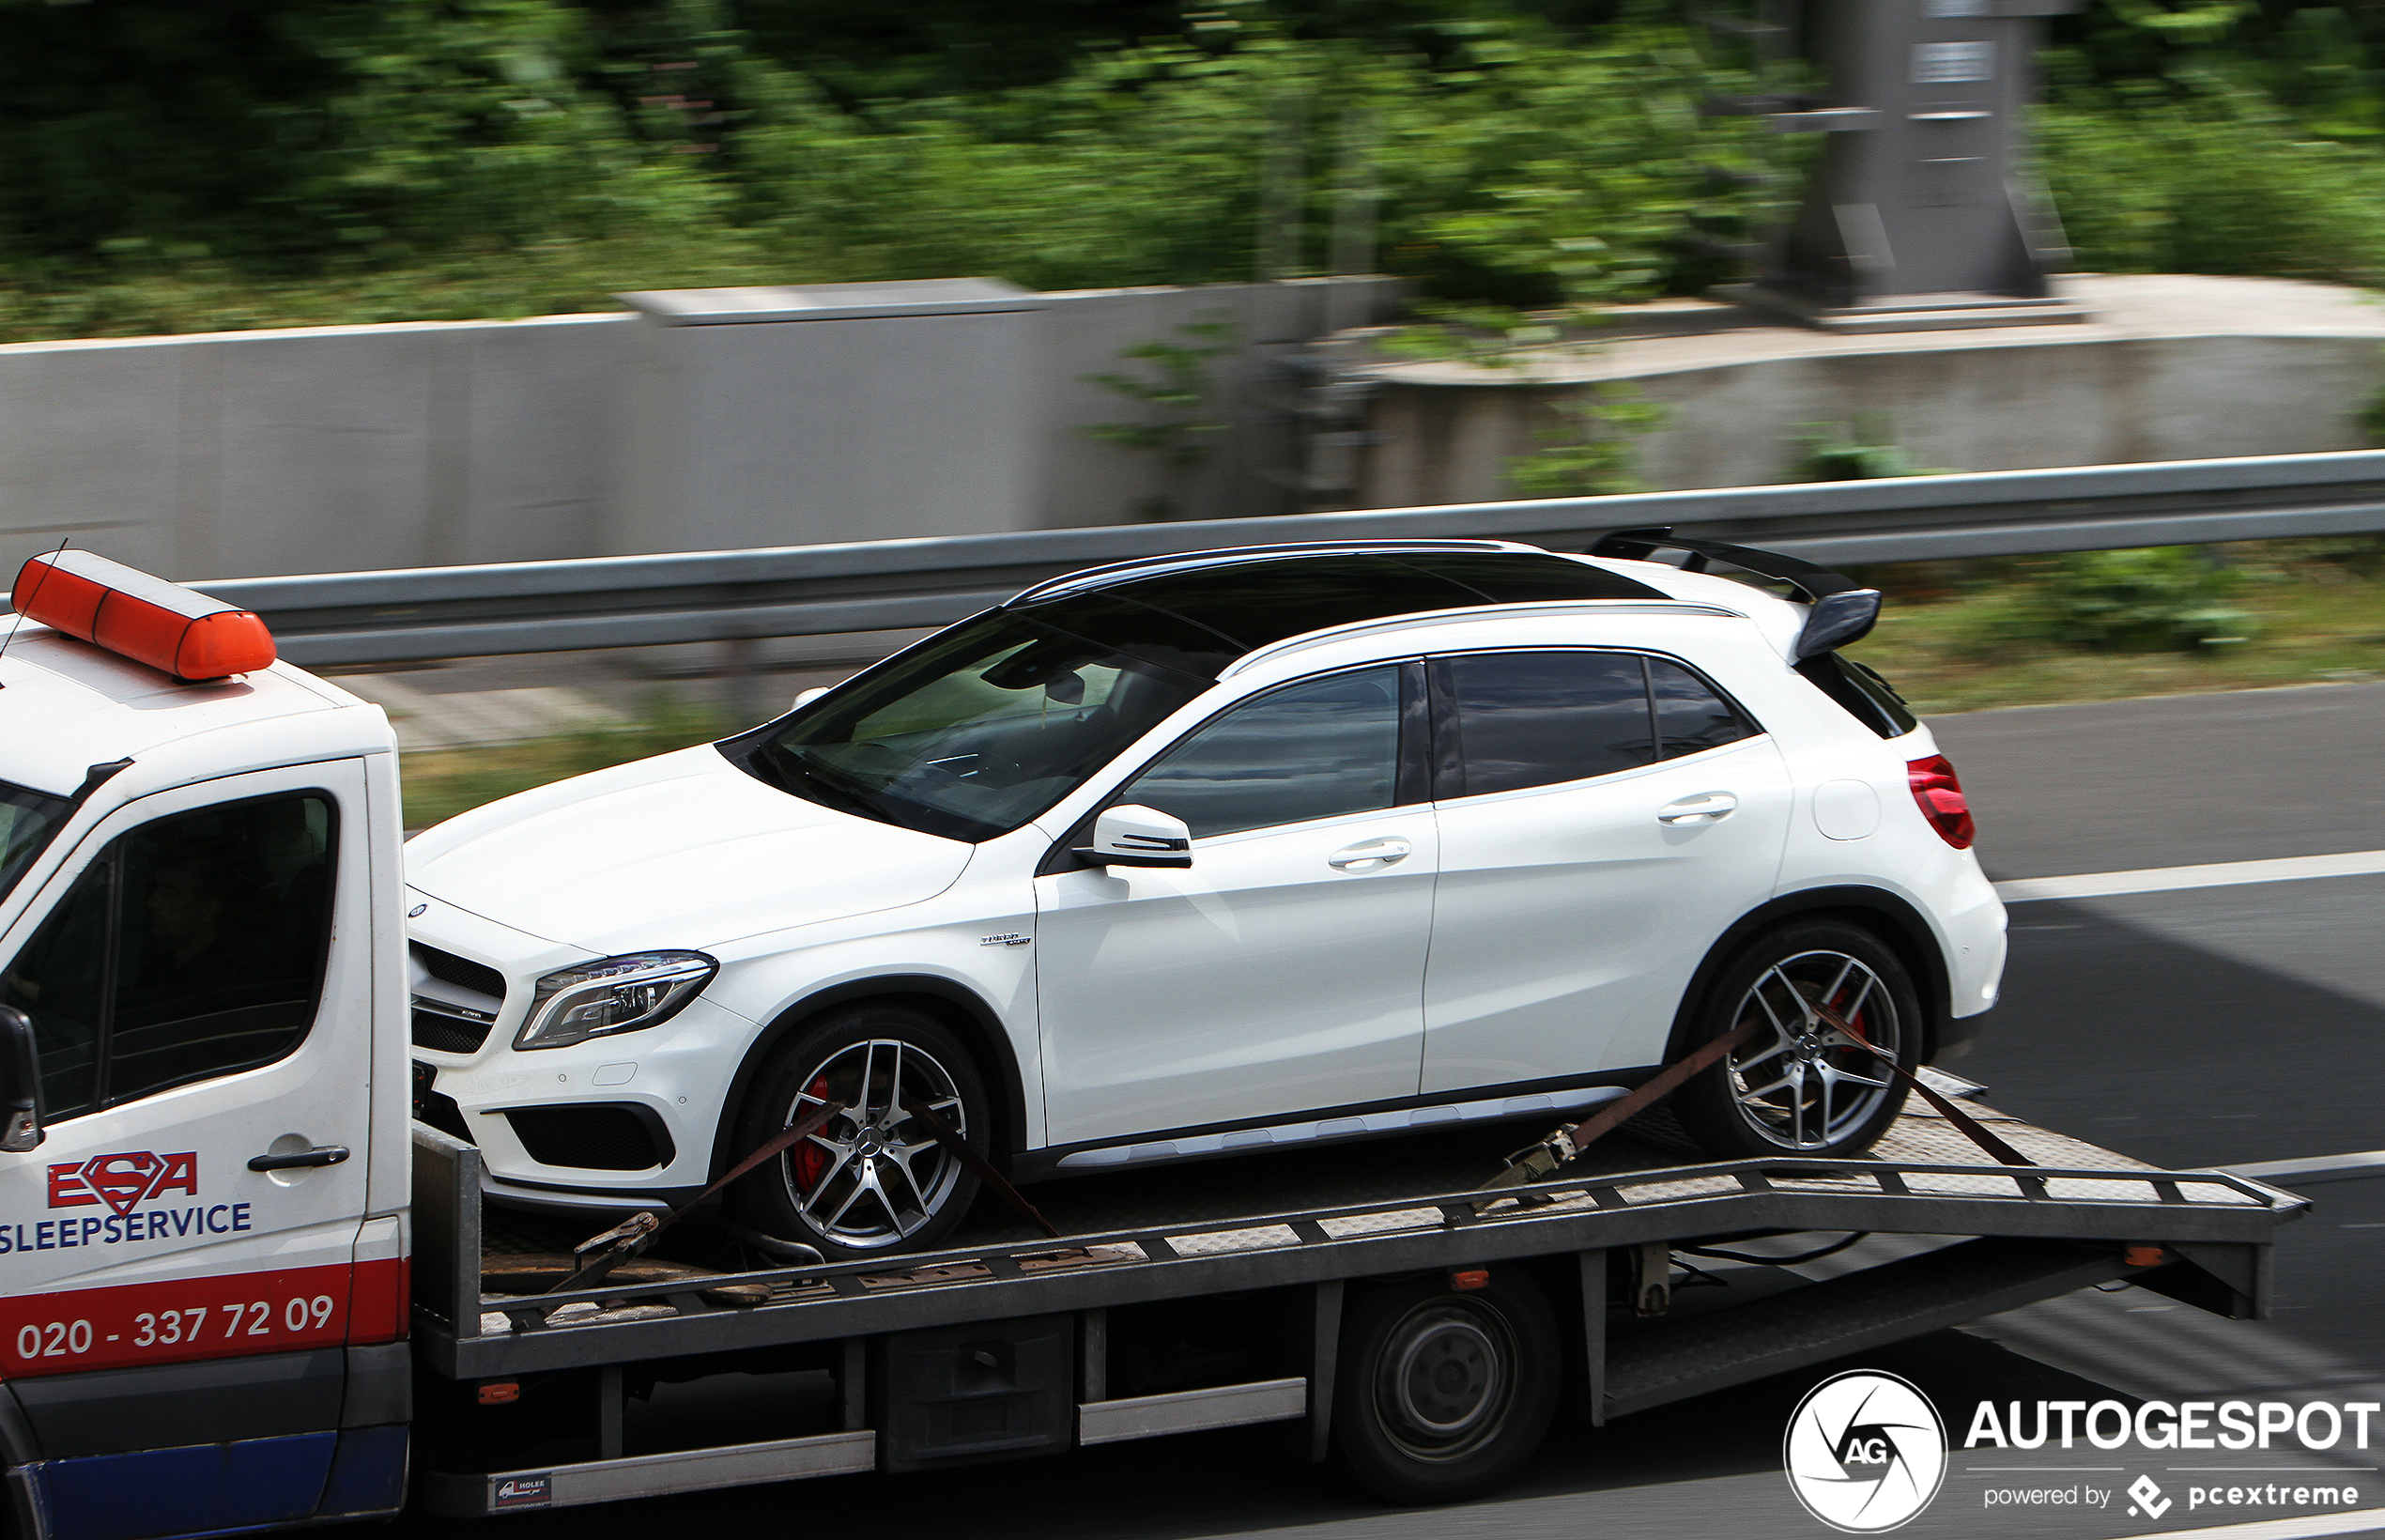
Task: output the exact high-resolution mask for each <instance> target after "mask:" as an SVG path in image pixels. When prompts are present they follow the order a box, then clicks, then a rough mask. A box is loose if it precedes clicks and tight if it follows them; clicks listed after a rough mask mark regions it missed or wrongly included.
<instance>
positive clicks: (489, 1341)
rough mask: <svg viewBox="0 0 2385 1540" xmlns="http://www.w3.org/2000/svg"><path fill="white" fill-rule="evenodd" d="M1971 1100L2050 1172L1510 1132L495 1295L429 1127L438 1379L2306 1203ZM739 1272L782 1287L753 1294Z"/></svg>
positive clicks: (2217, 1229)
mask: <svg viewBox="0 0 2385 1540" xmlns="http://www.w3.org/2000/svg"><path fill="white" fill-rule="evenodd" d="M1974 1116H1977V1117H1979V1118H1980V1119H1981V1120H1982V1121H1983V1122H1986V1123H1987V1124H1989V1126H1991V1127H1992V1128H1993V1129H1994V1131H1995V1132H1997V1133H1999V1134H2000V1135H2002V1136H2003V1137H2004V1138H2005V1139H2006V1140H2007V1141H2008V1143H2010V1144H2011V1145H2012V1146H2013V1147H2015V1148H2017V1149H2018V1150H2020V1151H2021V1153H2023V1154H2024V1155H2026V1156H2027V1157H2028V1158H2029V1159H2031V1160H2033V1161H2035V1162H2037V1163H2038V1165H2037V1166H2036V1167H2034V1168H2017V1167H2014V1168H2008V1167H2001V1166H1997V1165H1994V1164H1993V1163H1988V1162H1987V1161H1986V1158H1985V1157H1984V1156H1982V1155H1981V1154H1980V1152H1979V1151H1978V1149H1977V1147H1976V1146H1974V1145H1973V1144H1971V1143H1970V1141H1969V1140H1967V1139H1966V1138H1964V1137H1963V1135H1962V1133H1961V1132H1959V1131H1957V1130H1956V1129H1954V1128H1953V1127H1952V1126H1951V1125H1949V1124H1948V1123H1947V1122H1946V1120H1945V1119H1944V1118H1942V1117H1940V1116H1937V1115H1935V1114H1933V1113H1931V1112H1929V1111H1928V1110H1927V1109H1920V1110H1916V1111H1912V1112H1908V1113H1907V1114H1906V1115H1905V1116H1902V1117H1900V1119H1899V1120H1898V1121H1897V1123H1896V1125H1895V1126H1894V1127H1893V1128H1892V1129H1891V1130H1890V1131H1889V1132H1888V1133H1887V1134H1886V1135H1885V1137H1884V1138H1883V1139H1882V1140H1881V1141H1880V1143H1879V1145H1878V1146H1877V1147H1875V1148H1874V1150H1873V1151H1872V1155H1871V1158H1870V1159H1869V1160H1865V1161H1835V1162H1813V1161H1801V1160H1793V1159H1777V1160H1765V1161H1753V1162H1738V1163H1727V1164H1717V1163H1685V1162H1684V1161H1682V1160H1681V1158H1680V1157H1679V1156H1678V1155H1677V1154H1674V1153H1672V1152H1670V1151H1668V1150H1665V1149H1661V1148H1657V1147H1652V1146H1651V1145H1649V1144H1647V1143H1643V1142H1640V1141H1639V1140H1635V1139H1631V1138H1627V1137H1624V1136H1623V1135H1622V1134H1618V1135H1616V1136H1615V1137H1613V1138H1612V1139H1610V1140H1608V1141H1607V1142H1605V1143H1603V1144H1602V1145H1601V1146H1599V1147H1597V1148H1595V1149H1593V1151H1592V1152H1591V1153H1590V1154H1589V1155H1587V1156H1585V1157H1584V1158H1583V1159H1582V1160H1581V1161H1579V1162H1577V1163H1576V1164H1575V1165H1574V1166H1572V1167H1569V1168H1568V1169H1567V1170H1566V1171H1565V1172H1564V1173H1563V1174H1562V1176H1561V1177H1560V1178H1559V1179H1557V1180H1554V1181H1550V1182H1545V1183H1542V1184H1539V1185H1537V1186H1534V1187H1525V1188H1516V1189H1510V1190H1508V1191H1506V1192H1505V1193H1501V1194H1500V1196H1501V1197H1502V1198H1503V1199H1505V1200H1507V1201H1502V1202H1500V1203H1499V1204H1498V1206H1497V1207H1494V1208H1491V1209H1487V1210H1486V1211H1484V1212H1480V1213H1477V1212H1475V1210H1474V1202H1475V1201H1477V1199H1476V1197H1475V1195H1474V1194H1473V1193H1472V1188H1473V1187H1474V1185H1475V1184H1476V1183H1478V1182H1480V1181H1481V1180H1483V1179H1484V1178H1487V1177H1488V1176H1489V1175H1490V1174H1491V1173H1492V1172H1493V1171H1495V1170H1497V1169H1498V1168H1499V1163H1500V1162H1499V1157H1500V1154H1502V1153H1504V1152H1505V1151H1506V1150H1508V1149H1512V1148H1514V1147H1516V1145H1517V1144H1519V1143H1521V1142H1522V1140H1521V1139H1520V1138H1519V1137H1518V1134H1519V1128H1518V1127H1517V1126H1513V1125H1511V1126H1506V1127H1500V1128H1493V1129H1469V1130H1464V1131H1455V1132H1451V1133H1447V1134H1440V1135H1435V1134H1429V1133H1428V1134H1420V1135H1415V1136H1411V1137H1408V1138H1406V1139H1402V1140H1396V1141H1380V1142H1377V1143H1372V1144H1366V1145H1348V1146H1339V1147H1329V1148H1324V1149H1316V1150H1312V1151H1308V1152H1305V1153H1300V1152H1290V1151H1287V1152H1283V1153H1274V1154H1269V1155H1264V1156H1250V1157H1242V1158H1239V1159H1234V1160H1223V1161H1211V1162H1204V1163H1192V1164H1186V1165H1181V1166H1175V1167H1163V1168H1159V1169H1155V1170H1146V1171H1140V1172H1132V1173H1119V1174H1112V1175H1104V1176H1100V1177H1087V1178H1074V1179H1070V1180H1065V1181H1055V1182H1049V1183H1044V1184H1041V1185H1039V1186H1038V1187H1036V1188H1034V1189H1032V1190H1031V1193H1030V1195H1031V1197H1032V1198H1033V1200H1034V1201H1035V1202H1036V1204H1037V1205H1038V1207H1039V1209H1041V1210H1042V1211H1043V1213H1044V1214H1045V1216H1046V1217H1047V1218H1048V1219H1050V1220H1051V1221H1052V1222H1053V1224H1054V1225H1055V1227H1057V1228H1058V1229H1059V1230H1060V1231H1061V1233H1062V1235H1063V1236H1064V1237H1065V1240H1062V1241H1059V1242H1054V1241H1052V1240H1041V1239H1038V1238H1036V1237H1035V1236H1033V1234H1032V1233H1031V1232H1029V1231H1028V1230H1027V1228H1026V1227H1025V1225H1024V1224H1021V1223H1019V1222H1018V1221H1016V1220H1014V1219H1011V1218H1010V1217H1009V1216H1008V1214H1005V1213H1002V1212H1000V1211H999V1210H998V1209H997V1208H996V1206H995V1205H994V1204H993V1203H992V1201H991V1200H990V1199H986V1200H981V1202H980V1204H979V1210H978V1212H979V1217H978V1218H977V1220H976V1221H975V1222H974V1223H973V1224H972V1226H971V1228H970V1230H969V1231H968V1232H966V1240H964V1241H963V1242H962V1244H959V1245H956V1246H951V1247H946V1248H944V1249H941V1250H939V1251H936V1252H933V1253H930V1254H923V1255H916V1256H905V1257H902V1258H900V1260H895V1259H889V1260H887V1261H879V1262H854V1263H839V1264H832V1265H828V1266H807V1267H775V1268H770V1269H766V1270H753V1271H747V1272H742V1273H731V1274H724V1275H721V1276H716V1277H705V1278H703V1279H701V1280H689V1281H686V1282H684V1283H681V1284H679V1285H677V1286H673V1287H669V1288H661V1287H644V1288H639V1289H636V1290H625V1289H624V1287H623V1286H621V1285H618V1284H614V1285H608V1286H605V1287H602V1288H600V1289H596V1290H591V1291H582V1292H578V1293H572V1294H554V1295H536V1296H515V1295H496V1294H493V1295H490V1296H489V1297H487V1298H485V1299H484V1298H482V1297H481V1293H480V1290H479V1287H478V1285H479V1277H478V1275H477V1270H458V1269H455V1268H454V1267H453V1265H452V1263H451V1262H450V1261H449V1260H448V1258H450V1257H452V1256H455V1255H482V1247H481V1244H480V1236H481V1235H482V1234H484V1233H486V1231H485V1230H484V1226H483V1224H482V1215H481V1210H480V1205H479V1204H478V1203H477V1202H476V1201H473V1200H472V1199H469V1198H466V1197H465V1193H467V1192H476V1190H477V1186H478V1175H479V1173H478V1169H477V1158H476V1152H473V1151H471V1150H470V1149H469V1147H463V1146H459V1145H456V1144H455V1143H454V1141H452V1140H448V1139H446V1138H445V1137H444V1136H443V1135H439V1134H437V1133H435V1132H429V1131H425V1130H422V1129H419V1128H418V1129H417V1131H416V1139H417V1156H416V1158H417V1163H418V1170H417V1177H418V1181H417V1191H418V1193H423V1192H425V1190H427V1189H433V1188H443V1189H444V1193H445V1195H446V1196H447V1199H448V1201H447V1202H445V1203H438V1202H434V1201H426V1202H424V1203H423V1215H422V1219H423V1228H424V1230H425V1231H426V1232H427V1231H429V1230H430V1228H431V1221H432V1219H433V1217H434V1215H435V1214H438V1213H439V1212H440V1211H442V1210H444V1212H445V1213H446V1214H447V1215H448V1216H450V1223H451V1226H452V1227H451V1228H449V1229H448V1231H447V1233H446V1234H445V1235H443V1236H438V1235H432V1234H428V1233H425V1234H423V1235H421V1236H419V1237H418V1240H417V1245H418V1248H419V1250H418V1256H417V1264H416V1265H417V1270H418V1271H417V1277H418V1301H419V1307H420V1310H421V1313H422V1314H423V1317H425V1318H424V1319H423V1323H422V1324H423V1328H424V1330H423V1332H421V1333H419V1334H418V1337H417V1341H418V1344H419V1345H420V1346H421V1347H423V1349H424V1351H425V1353H426V1355H427V1357H428V1359H429V1362H430V1363H431V1364H432V1366H433V1367H435V1368H436V1369H437V1370H438V1371H439V1373H441V1374H444V1375H447V1376H449V1377H451V1378H488V1377H492V1376H503V1375H509V1374H521V1373H534V1372H539V1371H542V1370H552V1369H560V1368H564V1367H570V1366H575V1365H585V1364H588V1363H597V1362H603V1361H608V1360H613V1359H617V1358H631V1359H643V1358H653V1357H659V1356H666V1355H676V1354H685V1353H699V1352H715V1351H722V1350H728V1349H733V1348H737V1347H749V1346H756V1345H762V1344H779V1343H792V1342H806V1341H822V1340H826V1339H832V1338H841V1337H845V1336H849V1335H852V1334H854V1333H856V1332H895V1331H904V1330H910V1329H914V1328H916V1327H920V1326H924V1325H930V1324H946V1323H954V1322H960V1321H968V1320H986V1319H995V1318H1000V1317H1010V1316H1021V1315H1030V1314H1038V1313H1042V1312H1048V1311H1061V1310H1083V1309H1091V1308H1101V1307H1104V1306H1110V1305H1118V1304H1127V1303H1134V1302H1142V1301H1151V1300H1158V1299H1166V1298H1175V1297H1183V1296H1189V1295H1197V1294H1209V1293H1216V1292H1221V1291H1230V1290H1237V1289H1249V1288H1265V1287H1274V1286H1285V1285H1292V1284H1300V1283H1316V1282H1323V1281H1326V1280H1330V1279H1335V1278H1345V1277H1354V1276H1365V1275H1369V1274H1377V1273H1390V1272H1400V1271H1407V1270H1415V1269H1418V1268H1429V1267H1442V1266H1456V1265H1459V1264H1461V1263H1465V1264H1474V1263H1490V1262H1495V1261H1499V1260H1502V1259H1507V1258H1513V1257H1518V1256H1527V1255H1549V1254H1554V1253H1560V1252H1580V1251H1589V1250H1606V1249H1612V1248H1617V1247H1630V1246H1643V1245H1647V1244H1650V1243H1652V1242H1656V1241H1670V1242H1683V1243H1687V1242H1694V1241H1696V1240H1700V1239H1701V1238H1713V1237H1716V1236H1722V1235H1741V1234H1747V1233H1752V1232H1760V1231H1855V1230H1861V1231H1869V1232H1872V1233H1875V1234H1906V1235H1934V1236H1946V1235H1962V1236H1997V1237H2008V1238H2014V1239H2037V1240H2097V1241H2125V1242H2127V1243H2130V1244H2137V1245H2155V1246H2158V1245H2165V1244H2166V1245H2186V1246H2193V1247H2196V1248H2203V1247H2225V1248H2234V1247H2244V1246H2261V1245H2265V1244H2266V1243H2267V1242H2268V1240H2270V1235H2271V1233H2272V1231H2273V1230H2274V1229H2275V1227H2276V1225H2277V1224H2280V1223H2282V1222H2283V1221H2284V1220H2285V1219H2287V1218H2289V1217H2291V1216H2293V1215H2294V1214H2295V1213H2296V1212H2298V1211H2299V1210H2300V1208H2301V1207H2302V1205H2303V1200H2301V1199H2300V1198H2299V1197H2296V1196H2294V1195H2292V1194H2290V1193H2283V1192H2280V1191H2278V1190H2276V1189H2273V1188H2270V1187H2267V1186H2265V1185H2264V1184H2261V1183H2259V1182H2255V1181H2251V1180H2248V1179H2246V1178H2240V1177H2235V1176H2230V1175H2227V1174H2224V1173H2215V1172H2163V1171H2160V1170H2157V1169H2156V1168H2154V1167H2151V1166H2148V1165H2147V1164H2145V1163H2142V1162H2139V1161H2135V1160H2131V1159H2130V1158H2129V1157H2127V1156H2124V1155H2119V1154H2116V1153H2115V1152H2113V1151H2111V1150H2107V1149H2103V1148H2101V1147H2098V1146H2095V1145H2091V1144H2088V1143H2086V1142H2085V1141H2083V1140H2079V1139H2074V1138H2071V1137H2070V1136H2068V1135H2066V1134H2062V1133H2057V1132H2053V1131H2051V1130H2047V1129H2041V1128H2037V1127H2035V1126H2033V1125H2030V1124H2028V1123H2025V1122H2023V1121H2022V1120H2020V1119H2018V1118H2015V1117H2011V1116H2007V1115H2004V1114H2001V1113H1998V1112H1995V1111H1994V1110H1993V1109H1992V1108H1986V1107H1980V1108H1977V1109H1975V1112H1974ZM1534 1132H1537V1131H1536V1130H1535V1131H1534ZM467 1178H469V1180H468V1179H467ZM426 1195H427V1194H426ZM459 1199H460V1200H462V1201H461V1202H459V1201H458V1200H459ZM459 1208H460V1209H467V1210H469V1211H468V1212H467V1213H465V1214H463V1215H462V1216H460V1217H462V1218H464V1219H465V1220H466V1221H467V1223H466V1224H460V1225H457V1224H453V1220H454V1217H457V1216H456V1210H457V1209H459ZM588 1227H591V1228H592V1226H588ZM503 1255H504V1254H503V1250H502V1248H501V1247H500V1248H498V1249H497V1250H496V1252H495V1254H494V1255H491V1256H490V1257H489V1258H488V1260H487V1263H486V1265H488V1266H491V1267H501V1266H502V1263H503ZM2240 1276H2241V1279H2242V1281H2244V1282H2248V1283H2249V1282H2253V1281H2254V1280H2253V1279H2252V1277H2251V1274H2250V1273H2249V1272H2242V1273H2241V1274H2240ZM729 1286H746V1287H745V1288H742V1289H739V1290H736V1291H735V1292H737V1293H740V1294H743V1295H745V1296H746V1297H747V1298H749V1299H751V1298H756V1297H759V1298H760V1299H761V1300H762V1302H755V1303H747V1302H743V1301H739V1302H730V1301H729V1298H728V1297H727V1296H725V1295H724V1290H725V1289H727V1288H728V1287H729ZM762 1291H766V1293H763V1292H762ZM2239 1292H2241V1293H2245V1294H2246V1295H2248V1296H2251V1295H2253V1294H2254V1293H2255V1292H2256V1290H2255V1289H2253V1288H2243V1289H2239ZM625 1294H634V1299H631V1300H629V1301H627V1302H624V1296H625ZM2254 1308H2257V1301H2255V1303H2254Z"/></svg>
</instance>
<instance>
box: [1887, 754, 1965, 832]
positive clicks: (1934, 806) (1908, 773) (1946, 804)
mask: <svg viewBox="0 0 2385 1540" xmlns="http://www.w3.org/2000/svg"><path fill="white" fill-rule="evenodd" d="M1904 775H1905V780H1906V782H1907V783H1908V784H1909V785H1911V786H1912V788H1913V800H1914V801H1915V802H1916V803H1918V804H1920V806H1921V816H1922V817H1924V818H1926V819H1928V820H1929V821H1930V826H1931V828H1933V829H1935V830H1937V831H1938V838H1939V839H1944V840H1945V841H1946V843H1947V844H1949V845H1952V846H1953V847H1954V848H1955V849H1957V850H1969V849H1970V848H1971V841H1972V840H1973V839H1976V838H1977V836H1978V832H1979V831H1978V830H1977V828H1975V827H1973V826H1972V824H1971V803H1970V800H1969V799H1968V798H1966V797H1965V796H1964V795H1963V794H1962V781H1961V780H1960V779H1958V778H1956V776H1955V773H1954V766H1953V765H1952V764H1950V763H1948V762H1946V756H1945V755H1944V754H1932V755H1931V756H1930V757H1929V758H1928V759H1926V760H1910V761H1907V762H1906V763H1905V767H1904Z"/></svg>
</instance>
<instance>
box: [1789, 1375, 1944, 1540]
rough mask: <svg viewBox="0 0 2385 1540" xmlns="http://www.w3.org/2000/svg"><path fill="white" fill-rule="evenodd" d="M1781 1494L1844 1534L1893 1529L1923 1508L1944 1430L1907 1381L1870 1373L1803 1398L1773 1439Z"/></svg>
mask: <svg viewBox="0 0 2385 1540" xmlns="http://www.w3.org/2000/svg"><path fill="white" fill-rule="evenodd" d="M1780 1463H1781V1466H1782V1468H1783V1469H1784V1470H1785V1471H1787V1472H1788V1474H1789V1489H1790V1490H1791V1491H1793V1492H1794V1493H1796V1494H1797V1501H1799V1502H1802V1503H1804V1504H1805V1507H1806V1512H1808V1513H1809V1514H1811V1515H1813V1516H1814V1517H1816V1518H1819V1519H1821V1520H1822V1521H1823V1523H1825V1524H1827V1525H1829V1526H1830V1527H1831V1528H1832V1529H1834V1530H1839V1531H1841V1532H1845V1533H1848V1534H1879V1533H1883V1532H1886V1531H1888V1530H1893V1529H1896V1528H1897V1527H1899V1526H1900V1525H1901V1524H1903V1523H1905V1522H1906V1521H1907V1520H1909V1519H1911V1518H1912V1517H1914V1516H1915V1515H1916V1514H1918V1513H1920V1512H1921V1510H1922V1509H1924V1508H1927V1507H1928V1506H1930V1501H1931V1499H1932V1498H1934V1497H1936V1496H1937V1495H1938V1486H1939V1485H1940V1484H1941V1483H1942V1482H1944V1481H1945V1480H1946V1424H1944V1423H1942V1422H1940V1421H1939V1420H1938V1409H1937V1408H1935V1407H1933V1406H1931V1404H1930V1398H1929V1397H1928V1396H1926V1395H1924V1394H1921V1392H1920V1391H1919V1390H1918V1389H1916V1387H1915V1386H1914V1385H1913V1383H1912V1382H1911V1381H1909V1380H1905V1379H1901V1378H1898V1377H1897V1376H1895V1375H1892V1374H1881V1373H1878V1372H1876V1371H1874V1370H1870V1369H1851V1370H1849V1371H1848V1372H1847V1373H1845V1374H1841V1375H1834V1376H1832V1377H1831V1378H1828V1379H1825V1380H1823V1382H1822V1383H1821V1384H1819V1385H1816V1386H1815V1387H1814V1388H1813V1389H1812V1390H1810V1391H1808V1392H1807V1393H1806V1398H1805V1399H1804V1400H1803V1401H1800V1402H1798V1403H1797V1409H1796V1410H1795V1411H1794V1412H1793V1413H1791V1414H1790V1417H1789V1431H1788V1432H1787V1433H1786V1434H1784V1435H1783V1436H1782V1438H1781V1440H1780Z"/></svg>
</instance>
